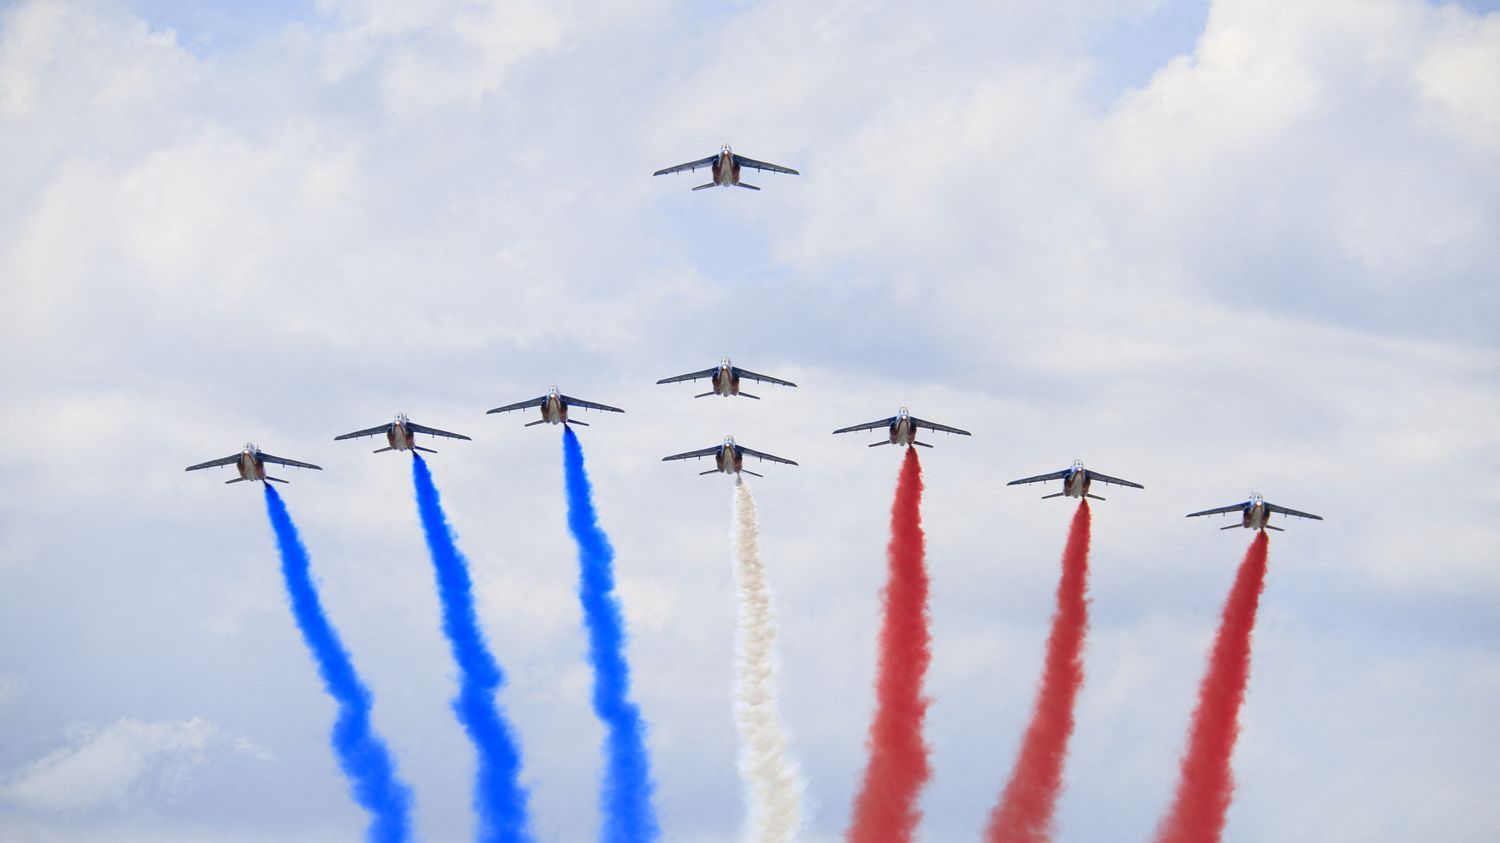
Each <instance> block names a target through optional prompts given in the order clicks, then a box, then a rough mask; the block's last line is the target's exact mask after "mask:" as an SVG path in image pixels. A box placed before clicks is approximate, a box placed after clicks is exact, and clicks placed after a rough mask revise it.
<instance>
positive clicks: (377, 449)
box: [370, 448, 396, 454]
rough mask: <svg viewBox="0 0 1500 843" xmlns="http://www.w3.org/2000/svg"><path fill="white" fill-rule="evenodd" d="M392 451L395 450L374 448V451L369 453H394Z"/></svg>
mask: <svg viewBox="0 0 1500 843" xmlns="http://www.w3.org/2000/svg"><path fill="white" fill-rule="evenodd" d="M394 450H396V449H395V448H376V449H375V450H373V451H371V452H370V453H372V454H383V453H385V452H386V451H394Z"/></svg>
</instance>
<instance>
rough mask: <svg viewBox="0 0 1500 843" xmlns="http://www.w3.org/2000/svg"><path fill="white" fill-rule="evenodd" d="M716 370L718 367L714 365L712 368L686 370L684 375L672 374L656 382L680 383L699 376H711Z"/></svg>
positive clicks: (693, 379)
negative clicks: (699, 370)
mask: <svg viewBox="0 0 1500 843" xmlns="http://www.w3.org/2000/svg"><path fill="white" fill-rule="evenodd" d="M717 371H719V367H718V366H715V367H713V368H712V369H704V370H703V371H701V372H688V373H687V374H685V375H674V376H672V377H670V378H662V379H661V380H659V381H657V383H682V382H683V381H695V380H697V379H699V378H711V377H713V376H714V373H715V372H717Z"/></svg>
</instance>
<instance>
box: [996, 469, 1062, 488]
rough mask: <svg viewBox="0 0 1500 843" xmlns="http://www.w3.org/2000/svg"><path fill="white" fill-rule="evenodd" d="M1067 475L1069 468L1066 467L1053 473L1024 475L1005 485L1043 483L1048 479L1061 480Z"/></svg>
mask: <svg viewBox="0 0 1500 843" xmlns="http://www.w3.org/2000/svg"><path fill="white" fill-rule="evenodd" d="M1067 476H1068V469H1066V468H1065V469H1063V470H1062V471H1054V472H1052V473H1051V474H1038V475H1037V476H1035V477H1022V478H1021V479H1020V480H1012V481H1010V482H1009V483H1006V484H1005V485H1007V486H1019V485H1021V484H1023V483H1041V482H1043V481H1046V480H1061V479H1062V478H1064V477H1067Z"/></svg>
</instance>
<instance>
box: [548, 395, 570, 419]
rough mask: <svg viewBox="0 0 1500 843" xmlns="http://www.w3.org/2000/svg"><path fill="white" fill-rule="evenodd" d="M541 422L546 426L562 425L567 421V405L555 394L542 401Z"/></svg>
mask: <svg viewBox="0 0 1500 843" xmlns="http://www.w3.org/2000/svg"><path fill="white" fill-rule="evenodd" d="M542 420H543V421H545V422H546V423H547V424H563V423H565V422H567V420H568V405H567V403H565V402H564V401H563V400H562V396H560V395H558V394H557V393H555V392H554V393H552V394H551V395H548V396H547V398H546V399H545V400H544V401H542Z"/></svg>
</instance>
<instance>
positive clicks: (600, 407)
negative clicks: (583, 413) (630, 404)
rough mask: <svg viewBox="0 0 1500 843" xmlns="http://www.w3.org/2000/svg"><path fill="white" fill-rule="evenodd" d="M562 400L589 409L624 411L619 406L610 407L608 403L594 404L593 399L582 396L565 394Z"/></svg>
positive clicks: (613, 411)
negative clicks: (584, 398) (588, 399)
mask: <svg viewBox="0 0 1500 843" xmlns="http://www.w3.org/2000/svg"><path fill="white" fill-rule="evenodd" d="M562 400H564V401H566V402H568V404H569V405H570V406H573V407H586V408H588V409H590V410H603V411H605V412H606V413H623V412H625V411H624V410H622V409H620V408H619V407H611V406H609V405H608V404H595V403H594V402H593V401H585V400H583V399H582V398H573V397H570V396H567V395H564V396H562Z"/></svg>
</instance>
